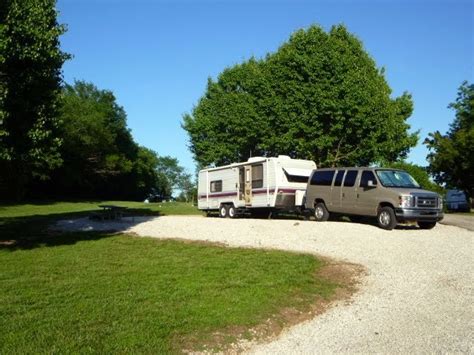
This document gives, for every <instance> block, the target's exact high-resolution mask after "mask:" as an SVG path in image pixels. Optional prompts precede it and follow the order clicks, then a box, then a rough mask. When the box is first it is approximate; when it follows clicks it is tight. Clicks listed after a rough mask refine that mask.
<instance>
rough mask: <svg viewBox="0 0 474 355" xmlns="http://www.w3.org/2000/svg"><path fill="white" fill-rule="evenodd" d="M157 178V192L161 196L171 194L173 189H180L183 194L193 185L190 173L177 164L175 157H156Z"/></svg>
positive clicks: (186, 193)
mask: <svg viewBox="0 0 474 355" xmlns="http://www.w3.org/2000/svg"><path fill="white" fill-rule="evenodd" d="M156 170H157V172H158V179H159V184H158V186H159V188H158V193H159V194H161V195H162V196H171V195H172V194H173V191H174V190H180V191H181V192H183V193H184V194H185V195H188V194H189V191H191V190H192V188H193V187H194V186H195V184H194V183H193V182H192V181H191V175H190V174H188V173H186V171H185V169H184V168H183V167H182V166H180V165H179V161H178V159H176V158H173V157H170V156H160V157H158V164H157V167H156Z"/></svg>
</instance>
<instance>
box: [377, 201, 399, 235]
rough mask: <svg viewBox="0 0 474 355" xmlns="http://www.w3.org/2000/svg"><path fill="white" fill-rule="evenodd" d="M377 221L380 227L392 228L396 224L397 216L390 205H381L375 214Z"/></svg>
mask: <svg viewBox="0 0 474 355" xmlns="http://www.w3.org/2000/svg"><path fill="white" fill-rule="evenodd" d="M377 222H378V225H379V227H380V228H382V229H386V230H392V229H393V228H395V226H396V225H397V218H396V217H395V212H394V211H393V208H392V207H388V206H387V207H382V208H381V209H380V210H379V213H378V214H377Z"/></svg>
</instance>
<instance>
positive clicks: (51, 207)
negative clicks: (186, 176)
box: [0, 201, 202, 218]
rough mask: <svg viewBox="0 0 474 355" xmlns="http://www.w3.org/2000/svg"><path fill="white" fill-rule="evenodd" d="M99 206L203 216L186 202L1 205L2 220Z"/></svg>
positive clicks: (46, 202) (93, 208) (0, 214)
mask: <svg viewBox="0 0 474 355" xmlns="http://www.w3.org/2000/svg"><path fill="white" fill-rule="evenodd" d="M99 205H117V206H124V207H128V208H129V209H131V211H130V212H132V213H137V214H148V215H149V214H161V215H190V214H195V215H199V214H202V213H201V212H200V211H199V210H198V209H197V207H195V206H193V205H192V204H190V203H184V202H160V203H143V202H132V201H78V202H54V201H44V202H36V203H35V202H31V203H25V204H8V205H1V204H0V218H2V217H25V216H33V215H37V216H41V215H43V216H45V215H53V214H61V213H78V212H89V211H94V210H99V209H100V208H99Z"/></svg>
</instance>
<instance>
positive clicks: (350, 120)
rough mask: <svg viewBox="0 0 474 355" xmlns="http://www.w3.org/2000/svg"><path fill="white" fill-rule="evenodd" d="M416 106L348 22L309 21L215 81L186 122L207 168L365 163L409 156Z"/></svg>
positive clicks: (198, 157)
mask: <svg viewBox="0 0 474 355" xmlns="http://www.w3.org/2000/svg"><path fill="white" fill-rule="evenodd" d="M412 110H413V102H412V99H411V96H410V95H409V94H407V93H405V94H403V95H402V96H400V97H396V98H392V97H391V89H390V87H389V86H388V84H387V82H386V80H385V78H384V74H383V70H379V69H378V68H377V66H376V64H375V62H374V60H373V59H372V58H371V57H370V56H369V55H368V54H367V52H366V51H365V50H364V48H363V45H362V43H361V41H360V40H358V39H357V38H356V37H355V36H354V35H352V34H350V33H349V32H348V31H347V29H346V28H345V27H344V26H342V25H340V26H334V27H333V28H332V29H331V30H330V31H329V32H328V33H326V32H325V31H324V30H322V29H321V28H320V27H317V26H311V27H310V28H308V29H305V30H299V31H297V32H296V33H294V34H293V35H292V36H291V37H290V39H289V41H288V42H286V43H284V44H283V45H282V46H281V47H280V48H279V49H278V50H277V51H276V52H275V53H271V54H268V55H267V56H266V57H265V58H263V59H261V60H257V59H254V58H251V59H250V60H248V61H245V62H243V63H241V64H237V65H235V66H233V67H230V68H227V69H225V70H224V71H223V72H222V73H221V74H220V75H219V76H218V78H217V80H216V81H214V80H211V79H209V81H208V85H207V89H206V92H205V94H204V95H203V96H202V98H201V99H200V100H199V102H198V104H197V105H196V106H195V107H194V109H193V110H192V113H190V114H185V115H184V119H183V128H184V129H185V130H186V131H187V132H188V134H189V137H190V149H191V151H192V152H193V154H194V158H195V160H196V161H197V162H198V164H199V165H200V166H203V165H209V164H216V165H220V164H226V163H230V162H232V161H243V160H246V159H247V158H248V157H249V156H250V155H265V156H274V155H278V154H287V155H290V156H292V157H297V158H304V159H313V160H315V161H316V163H317V164H318V166H333V165H366V164H369V163H372V162H390V161H395V160H398V159H400V158H404V157H406V155H407V153H408V151H409V149H410V148H411V147H413V146H415V145H416V143H417V139H418V137H417V134H416V133H413V134H410V133H408V130H409V128H410V126H409V125H408V124H407V122H406V120H407V119H408V117H410V115H411V113H412Z"/></svg>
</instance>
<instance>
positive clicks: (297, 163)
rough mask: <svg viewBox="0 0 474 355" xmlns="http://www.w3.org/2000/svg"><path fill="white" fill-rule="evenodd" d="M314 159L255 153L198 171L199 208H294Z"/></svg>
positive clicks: (230, 213)
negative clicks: (264, 155) (247, 157)
mask: <svg viewBox="0 0 474 355" xmlns="http://www.w3.org/2000/svg"><path fill="white" fill-rule="evenodd" d="M313 169H316V164H315V163H314V162H313V161H311V160H301V159H291V158H290V157H288V156H285V155H280V156H278V157H277V158H265V157H253V158H250V159H249V160H248V161H247V162H244V163H234V164H230V165H226V166H220V167H216V168H209V169H203V170H201V171H200V172H199V180H198V208H199V209H200V210H204V211H208V212H211V211H219V215H220V216H221V217H231V218H233V217H235V216H236V215H238V214H242V213H245V212H249V211H251V210H256V209H259V210H262V211H271V210H285V211H295V210H298V209H299V208H300V207H301V206H303V203H304V201H303V198H304V195H305V191H306V184H307V182H308V177H309V176H310V174H311V172H312V170H313Z"/></svg>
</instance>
